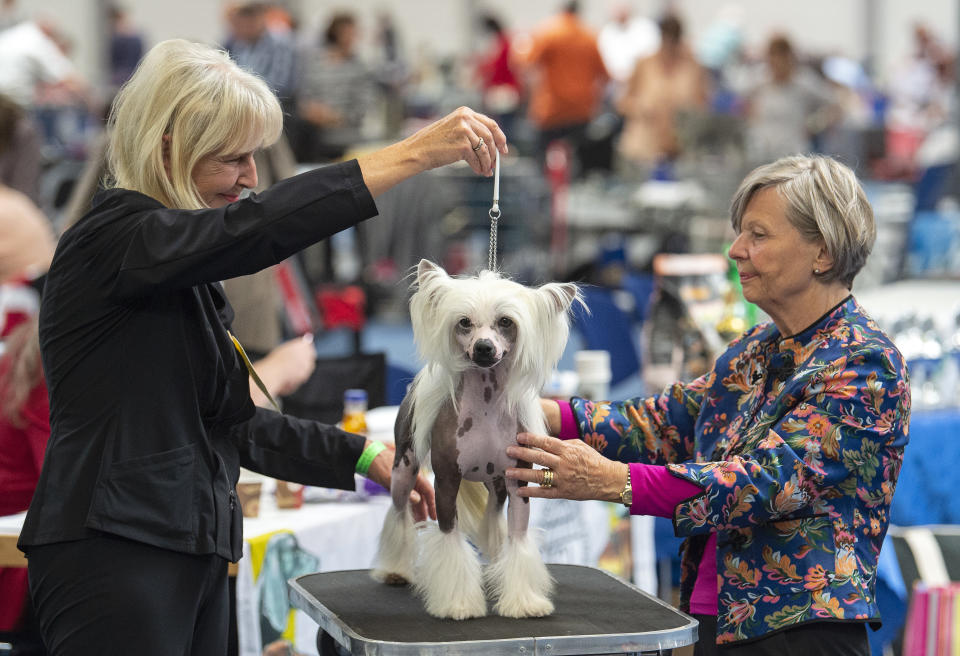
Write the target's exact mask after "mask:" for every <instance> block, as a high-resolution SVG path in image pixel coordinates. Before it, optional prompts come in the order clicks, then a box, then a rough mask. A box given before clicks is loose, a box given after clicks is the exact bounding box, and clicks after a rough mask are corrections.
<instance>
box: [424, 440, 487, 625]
mask: <svg viewBox="0 0 960 656" xmlns="http://www.w3.org/2000/svg"><path fill="white" fill-rule="evenodd" d="M443 451H444V449H439V448H438V445H437V444H434V449H433V469H434V473H435V474H436V478H435V481H434V484H435V486H436V495H437V520H438V524H439V526H438V527H437V528H432V527H431V528H429V529H428V530H427V531H425V535H424V540H423V549H422V550H421V553H420V560H419V561H418V562H417V577H416V584H415V585H416V591H417V593H418V594H419V595H420V597H421V598H422V599H423V605H424V608H425V609H426V611H427V612H428V613H429V614H430V615H433V616H435V617H449V618H452V619H455V620H462V619H467V618H470V617H482V616H484V615H486V614H487V602H486V599H485V598H484V594H483V575H482V572H481V569H480V561H479V559H478V558H477V554H476V553H475V552H474V550H473V548H472V547H471V546H470V544H469V543H468V542H467V539H466V538H465V537H464V535H463V533H462V532H461V531H460V530H458V529H457V493H458V491H459V489H460V479H461V474H460V469H459V467H458V466H457V463H456V460H455V458H456V451H455V450H454V451H453V452H452V453H449V452H448V453H443Z"/></svg>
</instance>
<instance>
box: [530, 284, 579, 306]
mask: <svg viewBox="0 0 960 656" xmlns="http://www.w3.org/2000/svg"><path fill="white" fill-rule="evenodd" d="M537 291H538V292H540V293H541V294H546V295H547V297H548V298H549V299H550V301H551V306H550V307H552V308H553V309H554V310H555V311H556V312H557V313H558V314H563V313H565V312H567V311H568V310H569V309H570V306H571V305H572V304H573V302H574V301H580V304H581V305H583V297H582V295H581V294H580V289H579V288H578V287H577V286H576V285H575V284H573V283H572V282H565V283H557V282H551V283H547V284H546V285H543V286H541V287H540V288H539V289H538V290H537ZM584 307H586V305H584Z"/></svg>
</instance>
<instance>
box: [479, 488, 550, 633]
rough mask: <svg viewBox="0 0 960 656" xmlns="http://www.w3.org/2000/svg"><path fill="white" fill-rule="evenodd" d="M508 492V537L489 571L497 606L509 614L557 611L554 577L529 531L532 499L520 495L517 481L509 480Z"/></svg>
mask: <svg viewBox="0 0 960 656" xmlns="http://www.w3.org/2000/svg"><path fill="white" fill-rule="evenodd" d="M507 492H508V494H509V496H510V505H509V506H508V508H507V541H506V543H505V544H504V546H503V548H502V549H501V550H500V555H499V556H498V557H497V559H496V560H495V561H494V562H493V563H492V564H491V565H490V567H488V568H487V572H486V579H487V585H488V587H489V588H490V591H491V594H492V595H493V596H494V597H496V598H497V603H496V606H495V608H494V610H495V611H496V612H497V614H499V615H503V616H505V617H541V616H543V615H549V614H550V613H552V612H553V602H551V601H550V594H551V592H552V591H553V578H552V577H551V576H550V572H549V571H548V570H547V566H546V565H544V564H543V559H542V558H541V557H540V550H539V549H538V548H537V544H536V542H535V541H534V540H533V537H532V536H531V535H530V533H529V532H528V531H527V523H528V521H529V519H530V505H529V501H530V500H529V499H528V498H526V497H520V496H518V495H517V485H516V483H515V482H512V481H511V482H510V483H508V485H507Z"/></svg>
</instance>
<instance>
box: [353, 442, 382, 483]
mask: <svg viewBox="0 0 960 656" xmlns="http://www.w3.org/2000/svg"><path fill="white" fill-rule="evenodd" d="M386 448H387V445H386V444H384V443H383V442H370V446H368V447H367V448H366V449H364V450H363V453H361V454H360V459H359V460H357V466H356V468H355V471H356V472H357V473H358V474H360V475H361V476H366V475H367V472H368V471H370V465H372V464H373V459H374V458H376V457H377V456H378V455H380V452H381V451H383V450H384V449H386Z"/></svg>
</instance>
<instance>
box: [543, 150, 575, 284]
mask: <svg viewBox="0 0 960 656" xmlns="http://www.w3.org/2000/svg"><path fill="white" fill-rule="evenodd" d="M572 156H573V153H572V152H571V149H570V145H569V144H568V143H567V142H566V141H563V140H556V141H551V142H550V144H549V145H548V146H547V152H546V155H545V157H544V163H545V168H546V172H547V181H548V182H549V183H550V192H551V198H552V203H551V215H552V228H553V229H552V235H553V236H552V238H551V243H550V252H551V254H552V255H553V270H554V271H562V270H563V269H564V268H565V264H566V263H565V262H564V253H565V250H566V247H567V190H568V189H569V187H570V159H571V157H572Z"/></svg>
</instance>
